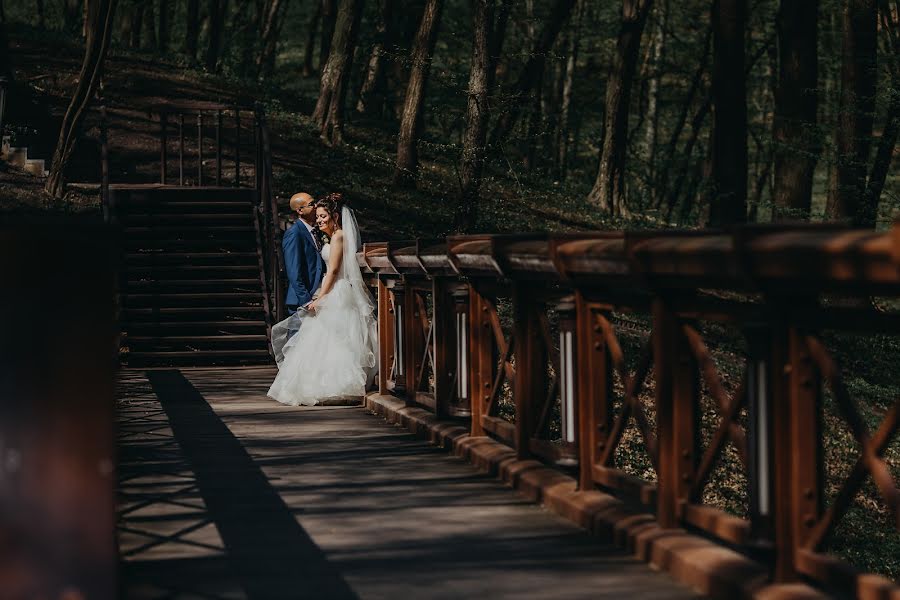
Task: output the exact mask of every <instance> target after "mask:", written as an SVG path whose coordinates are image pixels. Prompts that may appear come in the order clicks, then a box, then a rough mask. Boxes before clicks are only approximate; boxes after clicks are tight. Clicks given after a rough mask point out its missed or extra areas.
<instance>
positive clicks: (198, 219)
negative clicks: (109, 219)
mask: <svg viewBox="0 0 900 600" xmlns="http://www.w3.org/2000/svg"><path fill="white" fill-rule="evenodd" d="M121 220H122V221H123V222H124V223H125V224H126V225H127V226H128V227H131V226H132V225H162V224H169V223H176V224H178V225H179V226H181V227H194V226H195V225H211V224H216V223H244V224H246V225H247V226H249V227H252V226H253V217H252V215H250V214H249V212H248V211H245V212H242V213H240V214H238V213H234V214H232V213H205V214H203V213H180V214H169V213H146V214H128V215H124V216H122V218H121Z"/></svg>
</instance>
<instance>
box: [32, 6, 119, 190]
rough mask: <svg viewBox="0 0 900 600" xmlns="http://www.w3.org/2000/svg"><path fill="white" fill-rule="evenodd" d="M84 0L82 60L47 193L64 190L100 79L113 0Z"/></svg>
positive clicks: (62, 126)
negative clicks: (85, 22) (85, 17)
mask: <svg viewBox="0 0 900 600" xmlns="http://www.w3.org/2000/svg"><path fill="white" fill-rule="evenodd" d="M87 2H88V16H89V23H88V25H89V26H88V28H87V36H86V38H85V52H84V60H83V61H82V63H81V72H80V73H79V76H78V84H77V85H76V86H75V93H74V94H73V95H72V101H71V102H70V103H69V108H68V109H67V110H66V114H65V116H63V121H62V125H61V126H60V131H59V140H58V141H57V143H56V150H55V151H54V153H53V160H52V162H51V163H50V173H49V175H48V176H47V183H46V185H45V188H44V189H45V190H46V191H47V193H48V194H50V195H51V196H54V197H56V198H61V197H62V196H63V195H64V194H65V179H64V178H63V172H64V171H65V168H66V165H67V164H68V162H69V158H70V157H71V156H72V150H73V149H74V148H75V141H76V140H77V137H78V132H79V130H80V129H81V123H82V121H83V119H84V114H85V112H86V111H87V108H88V106H89V105H90V103H91V100H92V99H93V97H94V93H95V91H96V90H97V86H98V85H99V83H100V77H101V75H102V73H103V62H104V60H105V59H106V52H107V50H108V48H109V37H110V33H111V32H112V23H113V15H114V14H115V9H116V0H87Z"/></svg>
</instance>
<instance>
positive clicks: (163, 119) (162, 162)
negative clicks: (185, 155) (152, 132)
mask: <svg viewBox="0 0 900 600" xmlns="http://www.w3.org/2000/svg"><path fill="white" fill-rule="evenodd" d="M168 121H169V115H168V114H167V113H166V111H165V109H163V111H162V112H161V113H159V182H160V183H161V184H163V185H166V175H167V171H168V164H167V163H168V162H169V157H168V152H167V150H168V149H167V148H166V146H167V145H168V142H169V133H168V125H169V123H168Z"/></svg>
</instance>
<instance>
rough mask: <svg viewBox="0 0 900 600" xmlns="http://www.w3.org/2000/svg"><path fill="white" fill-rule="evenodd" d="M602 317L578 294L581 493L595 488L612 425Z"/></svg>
mask: <svg viewBox="0 0 900 600" xmlns="http://www.w3.org/2000/svg"><path fill="white" fill-rule="evenodd" d="M601 317H602V318H607V317H608V313H606V314H601V313H600V310H599V309H598V308H596V307H595V306H592V304H591V303H590V302H589V301H588V299H587V298H585V296H584V294H583V293H582V292H580V291H579V292H577V293H576V294H575V320H576V321H575V322H576V331H577V336H576V342H577V348H578V351H577V357H576V365H577V368H576V373H577V376H578V381H577V383H576V391H575V393H576V395H577V397H578V423H579V428H578V453H579V477H578V484H579V488H580V489H582V490H589V489H593V487H594V465H595V464H597V462H598V461H599V460H600V456H601V455H602V450H604V449H605V447H606V444H607V443H608V437H609V430H610V427H611V424H612V402H613V396H612V383H613V378H612V366H611V364H610V360H609V352H608V351H607V346H606V341H605V339H604V337H603V329H602V328H601V327H600V324H599V323H598V319H599V318H601Z"/></svg>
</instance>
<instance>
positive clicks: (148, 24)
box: [144, 2, 156, 50]
mask: <svg viewBox="0 0 900 600" xmlns="http://www.w3.org/2000/svg"><path fill="white" fill-rule="evenodd" d="M144 10H145V11H146V13H145V14H144V29H146V32H147V37H146V38H145V39H146V40H147V44H146V45H147V48H150V49H151V50H154V49H156V15H154V14H153V3H152V2H148V3H147V4H146V5H145V8H144Z"/></svg>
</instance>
